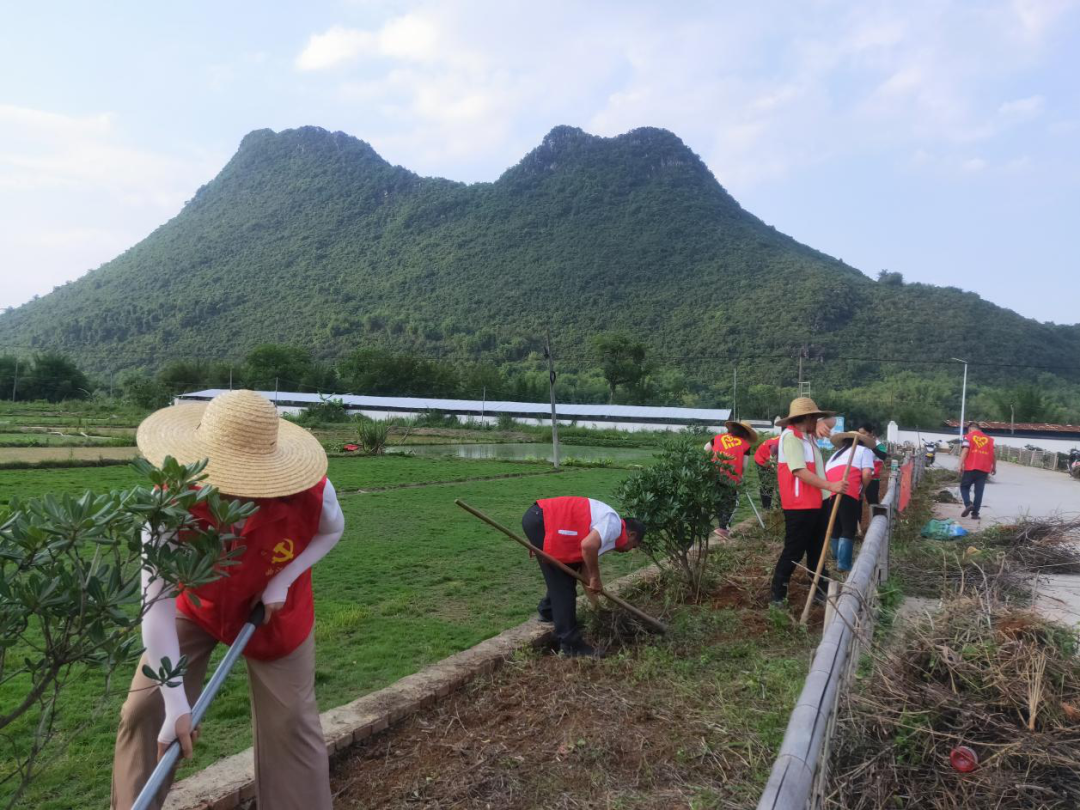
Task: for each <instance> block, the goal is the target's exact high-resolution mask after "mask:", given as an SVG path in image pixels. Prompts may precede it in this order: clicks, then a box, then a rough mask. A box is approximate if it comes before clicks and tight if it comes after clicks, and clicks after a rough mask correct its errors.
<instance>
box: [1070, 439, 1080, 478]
mask: <svg viewBox="0 0 1080 810" xmlns="http://www.w3.org/2000/svg"><path fill="white" fill-rule="evenodd" d="M1069 475H1071V476H1072V477H1073V478H1080V450H1077V449H1076V448H1075V447H1074V448H1073V449H1072V450H1070V451H1069Z"/></svg>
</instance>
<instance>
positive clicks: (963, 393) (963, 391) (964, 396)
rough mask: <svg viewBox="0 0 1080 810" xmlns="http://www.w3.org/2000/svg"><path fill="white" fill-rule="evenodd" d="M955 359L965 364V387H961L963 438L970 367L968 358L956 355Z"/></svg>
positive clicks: (961, 433) (961, 434)
mask: <svg viewBox="0 0 1080 810" xmlns="http://www.w3.org/2000/svg"><path fill="white" fill-rule="evenodd" d="M953 360H955V361H956V362H957V363H963V364H964V387H963V388H962V389H961V392H960V439H961V440H963V438H964V421H965V419H966V408H967V367H968V364H967V360H961V359H960V358H959V357H954V358H953Z"/></svg>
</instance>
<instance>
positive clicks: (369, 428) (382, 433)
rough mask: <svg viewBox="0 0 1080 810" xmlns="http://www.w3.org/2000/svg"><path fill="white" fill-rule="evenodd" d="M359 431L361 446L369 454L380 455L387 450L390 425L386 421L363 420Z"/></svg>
mask: <svg viewBox="0 0 1080 810" xmlns="http://www.w3.org/2000/svg"><path fill="white" fill-rule="evenodd" d="M357 433H358V438H359V440H360V446H361V447H363V448H364V452H365V453H367V454H368V455H369V456H379V455H382V454H383V453H384V452H385V451H386V443H387V440H388V439H389V437H390V425H388V424H387V423H386V422H376V421H374V420H373V421H364V422H361V423H360V429H359V431H357Z"/></svg>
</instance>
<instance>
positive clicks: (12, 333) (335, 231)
mask: <svg viewBox="0 0 1080 810" xmlns="http://www.w3.org/2000/svg"><path fill="white" fill-rule="evenodd" d="M910 238H912V239H917V238H918V235H917V234H912V235H910ZM16 270H20V271H22V272H33V268H32V267H28V268H16ZM548 328H550V330H551V334H552V338H553V341H554V342H555V345H556V346H557V349H558V352H559V354H560V358H561V361H562V363H563V364H564V367H568V368H572V367H573V366H574V364H575V363H585V362H586V358H587V357H588V356H589V349H588V346H589V338H590V336H591V335H593V334H595V333H597V332H599V331H623V332H627V333H631V334H637V335H638V336H639V337H640V339H641V340H643V341H644V342H645V343H646V344H647V346H648V348H649V353H650V356H651V357H652V358H654V360H655V362H657V363H659V364H660V365H664V364H668V365H670V366H672V367H677V368H679V369H680V370H681V373H684V374H695V373H696V374H705V375H716V376H719V375H723V377H724V379H727V378H728V376H729V375H730V373H731V366H732V363H733V361H735V360H738V362H739V364H740V375H745V379H746V381H747V382H748V383H750V382H755V381H756V382H761V383H775V384H790V383H792V382H793V380H794V377H795V374H796V365H797V364H796V361H795V358H796V357H798V356H800V355H802V356H803V357H804V358H806V359H805V362H806V364H807V370H808V374H810V375H812V376H813V377H814V378H815V379H817V380H819V381H821V382H823V383H827V384H829V385H833V386H847V385H852V384H859V385H863V384H867V383H871V382H873V381H874V380H876V379H881V378H882V377H884V376H887V375H889V374H891V373H894V372H896V371H897V370H900V369H903V368H907V369H909V370H914V371H919V370H920V369H933V367H932V366H920V363H923V362H924V361H928V360H948V358H950V357H953V356H960V357H966V358H968V359H970V360H972V361H984V362H992V363H994V364H996V365H995V366H994V367H987V368H985V369H983V372H982V373H983V379H984V381H985V380H994V381H996V382H1000V383H1007V382H1009V383H1011V382H1012V381H1013V380H1014V379H1021V378H1026V375H1028V374H1029V373H1030V374H1034V373H1035V372H1036V371H1038V370H1039V369H1040V368H1042V369H1050V370H1053V373H1055V374H1057V375H1059V376H1061V377H1064V378H1066V379H1069V380H1072V381H1075V380H1077V379H1080V371H1078V367H1080V361H1078V358H1080V327H1060V326H1052V325H1047V324H1040V323H1038V322H1036V321H1032V320H1029V319H1025V318H1022V317H1020V316H1019V315H1017V314H1016V313H1014V312H1011V311H1009V310H1005V309H1002V308H999V307H997V306H994V305H992V304H990V303H987V302H985V301H982V300H981V299H980V298H979V297H978V296H977V295H976V294H974V293H967V292H962V291H960V290H956V289H952V288H940V287H933V286H928V285H921V284H903V283H902V280H901V279H898V278H896V277H895V276H889V277H886V278H884V279H883V280H882V281H877V280H874V279H871V278H869V277H868V276H866V275H864V274H862V273H860V272H859V271H858V270H856V269H854V268H852V267H849V266H847V265H845V264H843V263H842V262H840V261H838V260H836V259H833V258H831V257H829V256H825V255H823V254H821V253H819V252H817V251H815V250H813V249H811V248H808V247H806V246H804V245H801V244H799V243H797V242H795V241H794V240H792V239H791V238H789V237H787V236H785V235H784V234H782V233H779V232H778V231H776V230H775V229H774V228H772V227H770V226H768V225H766V224H764V223H762V222H761V221H760V220H758V219H757V218H756V217H754V216H752V215H751V214H749V213H747V212H746V211H744V210H743V209H742V208H741V207H740V206H739V204H738V203H737V202H736V201H735V200H734V199H733V198H732V197H731V196H730V195H729V194H728V193H727V192H726V191H725V190H724V188H723V187H722V186H721V185H720V183H718V182H717V180H716V178H714V177H713V176H712V174H711V173H710V172H709V170H708V169H707V168H706V166H705V165H704V163H703V162H702V161H701V160H700V159H699V158H698V157H697V155H695V154H694V153H693V152H692V151H691V150H690V149H689V148H687V147H686V146H685V145H684V144H683V143H682V142H681V141H680V140H679V139H678V138H677V137H676V136H674V135H673V134H671V133H670V132H666V131H664V130H659V129H648V128H647V129H638V130H633V131H631V132H629V133H626V134H624V135H621V136H618V137H615V138H600V137H594V136H591V135H588V134H586V133H584V132H582V131H581V130H578V129H573V128H570V127H557V128H555V129H554V130H552V131H551V133H550V134H549V135H548V136H547V137H545V138H544V140H543V142H542V143H541V145H540V146H539V147H537V148H536V149H535V150H533V151H532V152H531V153H529V154H528V155H527V156H526V157H525V158H524V159H523V160H522V161H521V162H520V163H519V164H518V165H516V166H514V167H512V168H510V169H509V170H507V171H506V172H505V173H504V174H503V175H502V176H501V177H500V178H499V179H498V180H497V181H495V182H493V183H479V184H474V185H465V184H462V183H456V182H451V181H448V180H442V179H437V178H422V177H419V176H417V175H415V174H413V173H412V172H410V171H408V170H406V169H404V168H401V167H397V166H392V165H390V164H389V163H387V162H386V161H385V160H383V159H382V158H381V157H380V156H379V155H378V154H376V153H375V151H374V150H373V149H372V148H371V147H370V146H368V145H367V144H366V143H364V142H363V141H360V140H357V139H356V138H353V137H350V136H348V135H345V134H343V133H340V132H336V133H331V132H327V131H325V130H322V129H319V128H315V127H304V128H301V129H297V130H288V131H284V132H281V133H274V132H272V131H269V130H260V131H256V132H252V133H251V134H249V135H248V136H247V137H245V138H244V140H243V141H242V142H241V144H240V148H239V150H238V151H237V153H236V155H235V156H234V157H233V159H232V160H231V161H230V162H229V163H228V165H227V166H226V167H225V168H224V169H223V170H222V172H221V173H220V174H219V175H218V176H217V177H216V178H214V179H213V180H212V181H211V182H210V183H208V184H207V185H206V186H204V187H202V188H201V189H200V190H199V191H198V193H197V194H196V195H195V197H194V199H192V200H191V201H190V202H189V203H188V204H187V205H186V206H185V207H184V209H183V211H182V212H181V213H180V214H179V215H178V216H177V217H176V218H174V219H173V220H171V221H170V222H168V223H166V224H164V225H162V226H161V227H160V228H159V229H157V230H156V231H155V232H154V233H153V234H151V235H150V236H149V237H147V238H146V239H145V240H144V241H143V242H141V243H140V244H138V245H136V246H135V247H134V248H132V249H131V250H129V251H127V252H126V253H124V254H122V255H121V256H119V257H117V258H116V259H114V260H113V261H111V262H109V263H107V264H105V265H103V266H102V267H100V268H98V269H97V270H94V271H93V272H91V273H89V274H88V275H86V276H85V277H84V278H82V279H80V280H79V281H76V282H74V283H71V284H68V285H65V286H64V287H61V288H59V289H57V290H56V291H54V292H53V293H51V294H50V295H47V296H44V297H42V298H41V299H39V300H36V301H33V302H31V303H29V304H27V305H26V306H23V307H21V308H19V309H17V310H14V311H12V312H9V313H7V314H4V315H0V353H3V351H4V350H9V351H10V352H12V353H16V354H17V353H21V352H26V351H28V350H30V349H28V348H27V347H31V348H32V349H33V350H40V351H45V350H49V351H58V352H62V353H65V354H67V355H70V356H71V357H73V358H74V359H76V360H77V361H78V362H79V363H80V364H81V365H82V366H83V367H84V368H87V369H89V370H91V371H94V372H96V373H99V374H101V373H109V372H115V373H120V372H123V371H125V370H129V369H131V368H143V369H147V370H157V369H159V368H161V367H162V366H164V365H165V364H166V363H167V362H168V361H171V360H176V359H197V360H203V361H210V360H225V361H230V360H234V359H239V358H242V357H243V356H244V355H245V354H246V353H247V352H249V351H250V350H252V349H253V348H255V347H256V346H258V345H260V344H265V343H276V344H286V345H291V346H298V347H303V348H307V349H310V350H311V351H312V353H313V354H314V356H315V357H316V358H317V359H322V360H327V361H330V360H337V359H339V358H342V357H344V356H346V355H348V354H349V353H351V352H353V351H355V350H356V349H359V348H380V349H389V350H393V351H396V352H411V353H414V354H416V355H419V356H422V357H432V358H446V359H461V360H470V361H475V360H483V361H485V362H489V363H492V364H494V365H496V366H504V367H505V366H507V365H508V364H512V363H517V362H523V361H527V360H528V359H529V358H532V360H533V361H535V360H536V355H535V354H534V353H535V352H537V351H538V350H540V349H541V347H542V343H543V335H544V332H545V330H546V329H548ZM882 359H892V360H897V361H904V363H905V365H903V366H901V365H885V366H883V365H882V364H881V362H880V361H881V360H882ZM950 373H952V371H951V369H950ZM741 378H742V377H741Z"/></svg>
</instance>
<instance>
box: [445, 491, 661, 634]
mask: <svg viewBox="0 0 1080 810" xmlns="http://www.w3.org/2000/svg"><path fill="white" fill-rule="evenodd" d="M454 503H456V504H457V505H458V506H460V507H461V508H462V509H464V510H465V511H466V512H468V513H469V514H470V515H474V516H475V517H478V518H480V520H482V521H484V523H486V524H487V525H489V526H491V527H492V528H493V529H498V530H499V531H500V532H502V533H503V534H505V535H506V536H507V537H509V538H510V539H511V540H516V541H517V542H519V543H521V545H523V546H525V548H527V549H528V550H529V551H531V552H532V553H533V554H535V555H536V556H537V557H539V558H540V559H541V560H543V561H544V562H546V563H547V564H548V565H554V566H555V567H556V568H558V569H560V570H562V571H563V572H564V573H567V574H569V575H570V576H572V577H573V578H574V579H576V580H579V581H580V582H583V583H584V584H585V585H586V586H587V585H588V584H589V580H587V579H586V578H585V577H583V576H582V575H581V574H580V573H578V572H577V571H575V570H574V569H573V568H571V567H570V566H568V565H566V564H565V563H562V562H560V561H559V560H556V559H555V558H554V557H552V556H551V555H550V554H548V553H547V552H546V551H544V550H543V549H542V548H537V547H536V546H534V545H533V544H532V543H530V542H529V541H528V540H525V539H524V538H521V537H518V535H516V534H514V533H513V532H512V531H510V530H509V529H508V528H506V527H505V526H503V525H502V524H501V523H499V522H498V521H495V520H492V519H491V518H489V517H488V516H487V515H485V514H484V513H483V512H481V511H480V510H479V509H474V508H473V507H471V506H469V505H468V504H467V503H465V501H463V500H461V499H460V498H458V499H456V500H455V501H454ZM585 592H586V593H591V591H589V590H586V591H585ZM600 595H601V596H604V597H607V598H608V599H610V600H611V601H612V602H614V603H615V604H616V605H618V606H619V607H621V608H622V609H623V610H626V611H629V612H630V613H633V614H634V615H635V616H637V617H638V618H639V619H641V620H642V621H643V622H645V623H647V624H649V625H651V626H652V627H653V628H655V629H656V630H658V631H660V632H661V633H666V632H667V625H665V624H664V623H663V622H662V621H660V620H659V619H654V618H653V617H652V616H650V615H649V614H648V613H646V612H645V611H643V610H639V609H638V608H636V607H634V606H633V605H631V604H630V603H629V602H627V601H625V600H623V599H620V598H619V597H617V596H615V595H614V594H610V593H608V592H607V591H605V590H604V589H603V588H601V589H600Z"/></svg>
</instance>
